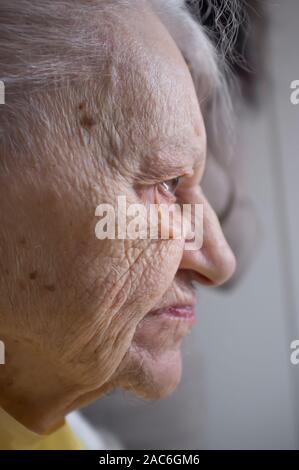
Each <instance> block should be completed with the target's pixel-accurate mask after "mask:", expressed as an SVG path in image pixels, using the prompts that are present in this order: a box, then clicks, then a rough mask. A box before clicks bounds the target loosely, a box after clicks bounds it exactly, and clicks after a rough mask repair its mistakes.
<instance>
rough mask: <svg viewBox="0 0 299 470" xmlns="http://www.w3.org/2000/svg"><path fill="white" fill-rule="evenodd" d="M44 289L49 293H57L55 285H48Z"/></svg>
mask: <svg viewBox="0 0 299 470" xmlns="http://www.w3.org/2000/svg"><path fill="white" fill-rule="evenodd" d="M44 288H45V289H46V290H47V291H49V292H54V291H55V286H54V284H46V285H45V286H44Z"/></svg>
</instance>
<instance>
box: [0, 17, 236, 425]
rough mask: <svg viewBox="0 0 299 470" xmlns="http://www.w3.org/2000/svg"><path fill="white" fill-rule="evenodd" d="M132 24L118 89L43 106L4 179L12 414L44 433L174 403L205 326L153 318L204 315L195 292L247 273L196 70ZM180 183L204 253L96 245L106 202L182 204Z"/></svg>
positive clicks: (3, 329)
mask: <svg viewBox="0 0 299 470" xmlns="http://www.w3.org/2000/svg"><path fill="white" fill-rule="evenodd" d="M130 21H132V25H134V27H132V25H131V24H130ZM130 21H128V22H127V23H126V26H124V25H121V24H120V25H118V26H116V28H118V34H117V39H115V43H114V54H119V56H122V57H123V60H122V63H121V64H120V63H119V62H118V63H117V64H116V61H114V60H113V58H111V60H110V62H109V61H108V62H107V69H108V70H109V71H110V72H113V73H112V74H111V75H113V77H114V79H113V80H112V79H107V83H106V82H105V84H104V85H101V86H100V84H99V83H96V82H95V80H94V81H93V80H91V81H90V84H88V86H86V85H85V86H86V90H85V91H84V92H83V91H82V87H80V85H78V86H76V87H75V86H74V88H73V89H71V90H68V93H66V92H65V91H64V90H63V89H62V90H60V91H57V92H55V93H53V95H50V94H48V95H45V96H43V94H42V93H41V94H37V95H36V97H35V98H34V99H35V100H36V103H37V105H36V106H37V109H39V108H38V105H41V103H46V106H45V110H44V112H45V113H46V116H47V119H48V120H49V125H48V126H47V125H46V124H44V125H42V124H41V123H40V122H39V118H38V116H36V115H35V114H34V113H32V120H31V122H30V129H35V132H33V133H32V139H31V140H32V142H31V149H30V150H31V151H27V152H25V153H26V154H25V155H20V156H19V161H17V162H16V161H15V162H13V163H11V164H9V165H11V168H10V173H9V177H7V176H5V177H4V176H3V175H2V174H0V179H1V184H0V201H1V202H0V205H1V214H3V215H2V228H1V232H0V233H1V235H0V242H1V292H0V297H1V300H0V338H1V339H2V340H3V341H4V342H5V345H6V365H5V366H0V367H1V371H0V372H1V378H0V385H1V393H0V405H1V406H3V407H4V408H5V409H6V410H7V411H8V412H10V413H11V414H13V415H14V416H15V417H16V418H17V419H19V420H20V421H21V422H23V423H24V424H25V425H26V426H28V427H29V428H30V429H33V430H35V431H38V432H47V431H49V430H51V429H54V428H55V427H56V426H58V425H59V423H60V421H61V419H62V418H63V416H64V415H65V414H66V412H68V411H70V410H72V409H75V408H76V407H79V406H81V405H84V404H87V403H89V402H90V401H92V400H93V399H95V398H97V397H99V396H101V395H102V394H103V393H105V392H107V391H108V390H111V389H113V388H116V387H122V388H125V389H128V390H132V391H134V392H135V393H137V394H138V395H141V396H143V397H146V398H159V397H161V396H164V395H166V394H168V393H170V392H171V391H172V390H173V389H174V388H175V386H176V385H177V383H178V381H179V380H180V375H181V352H180V347H181V341H182V339H183V338H184V336H185V335H186V334H187V333H188V332H189V331H190V328H191V324H190V322H187V321H185V320H177V319H170V318H166V317H159V316H151V315H148V313H149V312H150V311H151V310H153V309H157V308H160V307H163V306H169V305H176V304H189V303H193V302H194V289H193V287H192V284H191V283H194V281H198V282H199V283H203V284H209V285H218V284H221V283H222V282H224V281H225V280H226V279H228V278H229V277H230V275H231V274H232V272H233V270H234V265H235V261H234V257H233V254H232V253H231V250H230V248H229V247H228V245H227V243H226V241H225V239H224V237H223V234H222V232H221V228H220V226H219V223H218V221H217V218H216V216H215V214H214V212H213V210H212V209H211V207H210V206H209V204H208V202H207V201H206V200H205V198H204V196H203V194H202V192H201V190H200V185H199V184H200V180H201V178H202V175H203V171H204V163H205V153H206V135H205V128H204V123H203V119H202V115H201V111H200V107H199V104H198V102H197V98H196V95H195V91H194V88H193V84H192V79H191V76H190V73H189V70H188V67H187V66H186V64H185V62H184V60H183V58H182V56H181V54H180V52H179V51H178V49H177V47H176V46H175V44H174V42H173V41H172V39H171V38H170V36H169V35H168V33H167V32H166V30H165V29H164V27H163V26H162V24H161V23H160V22H159V20H158V19H157V18H156V17H155V16H154V15H153V14H152V13H150V12H144V11H143V12H142V13H137V12H135V13H134V15H133V14H132V15H131V19H130ZM115 77H117V79H115ZM43 122H45V121H43ZM112 122H113V125H112ZM37 155H38V158H37ZM178 176H180V177H181V179H180V182H179V185H178V188H177V190H176V194H175V197H176V200H178V201H179V202H184V203H188V202H198V203H199V202H203V203H204V244H203V247H202V249H201V250H198V251H184V240H135V241H133V240H104V241H100V240H97V239H96V237H95V231H94V230H95V225H96V222H97V219H96V217H95V207H96V206H97V205H98V204H99V203H100V202H110V203H115V201H116V196H117V195H121V194H122V195H126V196H127V199H128V201H130V202H139V203H140V202H143V203H147V202H163V203H171V202H173V198H174V195H173V194H167V193H165V191H164V192H163V191H161V190H160V185H161V183H162V182H163V181H165V180H169V179H171V178H174V177H178ZM8 234H9V235H8Z"/></svg>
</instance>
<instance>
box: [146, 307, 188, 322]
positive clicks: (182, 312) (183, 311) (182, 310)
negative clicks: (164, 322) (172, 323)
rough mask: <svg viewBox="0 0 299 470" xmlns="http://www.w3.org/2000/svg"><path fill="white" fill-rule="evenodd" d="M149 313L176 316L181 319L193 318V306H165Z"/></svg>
mask: <svg viewBox="0 0 299 470" xmlns="http://www.w3.org/2000/svg"><path fill="white" fill-rule="evenodd" d="M150 314H151V315H159V316H160V315H166V316H168V317H172V318H177V319H181V320H189V321H190V320H191V321H194V320H195V308H194V307H193V306H184V307H166V308H160V309H158V310H155V311H153V312H150Z"/></svg>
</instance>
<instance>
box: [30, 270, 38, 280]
mask: <svg viewBox="0 0 299 470" xmlns="http://www.w3.org/2000/svg"><path fill="white" fill-rule="evenodd" d="M36 278H37V271H32V272H31V273H29V279H32V280H34V279H36Z"/></svg>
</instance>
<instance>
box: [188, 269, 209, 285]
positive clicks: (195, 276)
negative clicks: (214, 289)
mask: <svg viewBox="0 0 299 470" xmlns="http://www.w3.org/2000/svg"><path fill="white" fill-rule="evenodd" d="M191 278H192V281H195V282H198V283H199V284H202V285H204V286H213V285H214V282H213V280H212V279H210V278H208V277H207V276H204V275H203V274H199V273H196V272H195V271H193V272H192V275H191Z"/></svg>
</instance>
